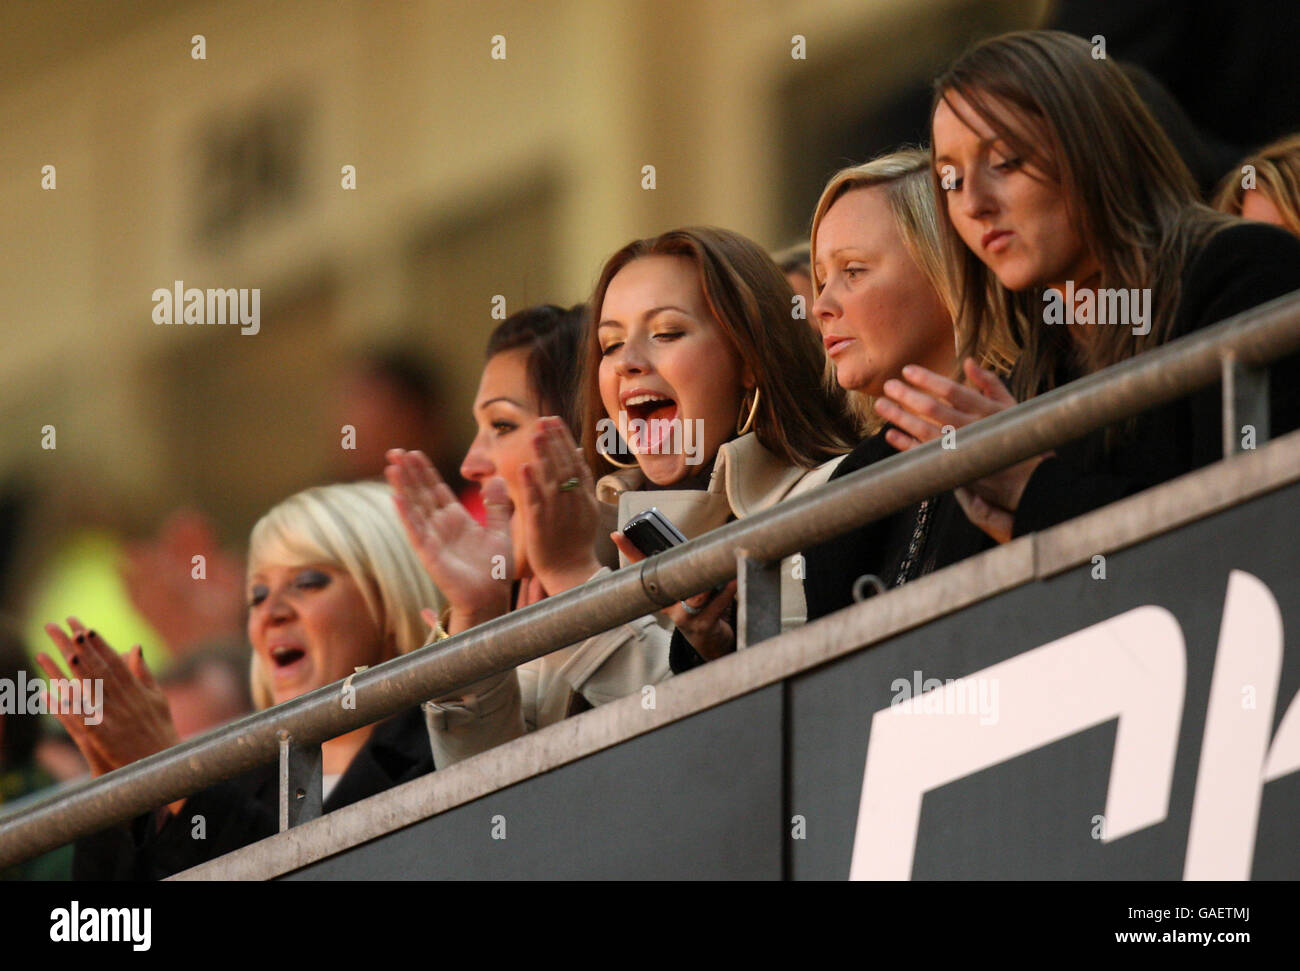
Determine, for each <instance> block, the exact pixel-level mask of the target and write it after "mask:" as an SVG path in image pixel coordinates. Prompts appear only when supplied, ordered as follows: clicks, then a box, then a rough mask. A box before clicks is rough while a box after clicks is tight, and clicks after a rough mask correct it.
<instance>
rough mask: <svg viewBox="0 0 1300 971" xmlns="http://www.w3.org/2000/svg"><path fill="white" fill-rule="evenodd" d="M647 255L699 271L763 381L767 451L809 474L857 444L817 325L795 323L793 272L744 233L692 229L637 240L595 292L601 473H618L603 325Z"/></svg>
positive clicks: (614, 260)
mask: <svg viewBox="0 0 1300 971" xmlns="http://www.w3.org/2000/svg"><path fill="white" fill-rule="evenodd" d="M646 256H684V257H686V258H687V259H688V260H690V261H691V263H692V264H694V266H695V268H696V271H697V273H698V275H699V281H700V289H701V290H702V291H703V293H704V302H705V304H706V305H707V306H708V308H709V312H710V313H711V314H712V315H713V317H714V319H715V320H716V321H717V322H718V325H719V326H720V327H721V328H722V331H723V333H724V334H725V335H726V336H727V339H728V340H729V341H730V342H731V344H732V346H734V347H735V348H736V351H737V353H738V354H739V355H740V359H741V361H742V362H743V363H744V364H745V365H747V366H748V367H749V369H750V370H751V371H752V372H753V374H754V378H755V380H756V381H757V385H756V387H757V388H758V390H759V392H760V393H759V398H758V408H757V413H756V415H755V417H754V426H753V427H754V431H755V432H756V434H757V435H758V440H759V442H760V443H761V444H762V446H763V447H764V448H766V449H767V450H768V451H769V452H771V453H772V454H773V455H776V456H778V457H779V458H781V459H782V460H784V461H785V462H787V463H789V464H790V465H797V466H800V467H802V468H809V469H810V468H813V467H815V466H817V465H820V464H821V463H822V462H825V461H827V460H828V459H831V458H834V457H835V456H836V455H841V454H843V453H844V452H847V451H848V450H849V449H850V448H851V447H852V446H853V444H854V443H855V442H856V441H857V432H856V428H855V425H854V422H853V420H852V418H851V417H850V416H849V413H848V407H847V401H846V398H845V394H844V391H843V390H842V389H840V388H839V387H835V388H830V387H827V386H826V385H825V384H823V382H822V367H823V358H824V352H823V350H822V347H821V345H820V344H819V343H818V341H817V338H816V337H815V336H814V335H813V332H812V328H810V327H809V326H808V322H807V321H805V320H797V319H795V317H794V316H793V314H792V309H793V306H794V303H793V301H794V290H792V289H791V287H790V283H789V281H788V280H786V278H785V276H784V274H782V273H781V271H780V269H779V268H778V267H777V265H776V264H775V263H773V262H772V258H771V257H770V256H768V255H767V253H766V252H764V250H763V249H762V248H761V247H760V246H758V244H756V243H754V242H752V241H751V240H749V239H746V238H745V237H744V236H741V235H740V234H739V233H733V232H731V231H730V230H726V229H718V228H715V227H711V226H693V227H687V228H685V229H675V230H672V231H671V232H667V233H664V234H663V235H661V236H655V237H653V238H650V239H638V240H634V241H633V242H631V243H628V244H627V245H626V246H624V247H623V248H622V249H620V250H619V251H618V252H617V253H615V254H614V255H613V256H611V257H610V258H609V259H608V260H606V261H605V266H604V267H603V268H602V269H601V271H600V277H599V278H598V280H597V282H596V288H595V290H593V291H592V295H591V301H590V304H589V307H590V311H589V313H588V315H587V332H586V335H585V336H584V338H583V342H584V344H585V351H584V353H583V371H582V384H581V387H582V392H581V393H582V396H583V429H582V444H583V449H584V451H585V452H586V455H587V461H588V462H590V463H591V467H592V468H593V469H596V470H598V474H600V473H603V472H607V471H610V470H612V469H613V468H614V466H613V465H612V464H611V463H609V462H608V461H606V460H605V458H604V456H603V455H601V453H600V452H598V451H597V450H596V440H597V423H598V422H599V421H600V419H602V418H604V417H605V407H604V404H603V403H602V402H601V399H600V373H599V372H600V359H601V355H600V341H599V339H598V337H597V330H596V328H597V327H598V326H599V324H600V314H601V307H602V306H603V304H604V302H605V292H606V290H608V289H609V284H610V281H611V280H613V279H614V277H615V275H616V274H617V273H618V272H619V270H621V269H623V267H625V266H627V265H628V264H629V263H631V262H632V261H633V260H638V259H641V258H642V257H646Z"/></svg>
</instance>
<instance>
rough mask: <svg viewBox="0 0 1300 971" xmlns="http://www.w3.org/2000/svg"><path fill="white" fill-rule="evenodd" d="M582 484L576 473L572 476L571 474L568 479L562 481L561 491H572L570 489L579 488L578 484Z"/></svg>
mask: <svg viewBox="0 0 1300 971" xmlns="http://www.w3.org/2000/svg"><path fill="white" fill-rule="evenodd" d="M581 484H582V483H581V482H579V481H578V477H577V476H576V475H571V476H569V477H568V478H567V479H565V480H564V481H563V482H561V483H560V491H561V492H570V491H572V490H574V489H576V488H578V486H580V485H581Z"/></svg>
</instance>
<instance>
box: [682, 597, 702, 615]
mask: <svg viewBox="0 0 1300 971" xmlns="http://www.w3.org/2000/svg"><path fill="white" fill-rule="evenodd" d="M677 602H678V603H679V604H681V605H682V610H684V611H686V612H687V613H688V614H690V615H691V616H692V617H698V616H699V615H700V614H702V613H703V612H704V608H703V607H692V606H691V605H690V604H688V603H687V602H686V601H685V600H679V601H677Z"/></svg>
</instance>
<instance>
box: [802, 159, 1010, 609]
mask: <svg viewBox="0 0 1300 971" xmlns="http://www.w3.org/2000/svg"><path fill="white" fill-rule="evenodd" d="M811 253H812V267H813V288H814V292H815V293H816V299H815V300H814V302H813V317H814V319H815V321H816V323H817V324H818V326H819V328H820V330H821V335H822V340H823V343H824V344H825V346H826V350H827V355H828V357H829V359H830V361H831V363H832V365H833V367H834V371H835V377H836V379H837V380H838V381H839V383H840V385H841V386H842V387H844V389H845V390H846V391H848V392H849V393H850V397H851V398H853V399H855V400H856V401H857V402H858V410H859V413H861V414H863V415H865V416H868V417H867V421H866V424H867V431H868V432H869V433H870V435H869V437H868V438H867V439H866V440H865V441H864V442H862V443H861V444H860V445H859V446H858V447H857V448H855V449H854V450H853V451H852V452H851V453H850V454H849V455H848V456H847V457H846V458H845V459H844V461H843V462H841V463H840V465H839V466H838V468H836V470H835V472H834V474H833V475H832V476H831V478H833V479H834V478H839V477H841V476H843V475H847V474H849V473H850V472H854V471H856V470H858V469H861V468H865V467H866V466H868V465H871V464H872V463H874V462H877V461H879V460H880V459H883V458H887V457H888V456H890V455H894V454H896V450H895V448H894V447H893V446H892V445H891V444H890V443H889V441H888V439H887V433H888V431H889V430H890V429H889V428H887V427H886V424H885V422H884V421H883V420H882V419H881V418H880V417H879V416H878V415H876V413H875V412H874V410H873V409H872V407H871V402H872V401H874V400H876V399H877V398H879V397H880V396H882V395H884V394H885V392H886V389H887V388H890V387H893V386H894V385H895V384H897V383H898V382H899V380H900V379H901V377H902V375H903V369H904V368H905V367H907V366H909V365H910V366H919V367H925V368H928V369H929V370H931V371H934V372H935V373H938V374H944V375H949V376H956V374H957V372H958V368H957V332H956V329H955V327H954V325H953V311H954V306H955V299H954V295H953V287H952V285H951V282H950V280H949V276H948V271H947V268H946V265H945V263H944V251H943V244H942V239H941V237H940V234H939V221H938V215H937V213H936V211H935V206H934V197H933V195H932V193H931V190H930V155H929V153H928V152H925V151H922V150H919V149H906V150H902V151H897V152H892V153H890V154H887V155H882V156H880V157H879V158H875V159H873V160H871V161H870V162H867V163H866V164H863V165H855V166H852V167H850V168H846V169H842V170H841V171H839V172H837V173H836V174H835V175H834V176H832V177H831V179H830V181H829V182H828V183H827V184H826V188H825V189H824V190H823V191H822V195H821V199H820V200H819V201H818V203H817V208H816V210H815V211H814V214H813V221H812V243H811ZM980 354H981V357H982V359H984V360H985V361H987V362H989V363H991V364H995V365H996V364H1005V362H1006V361H1007V359H1008V358H1009V357H1010V356H1011V348H1010V345H1009V342H1008V341H1006V340H1001V341H996V340H991V341H989V342H988V346H983V347H981V349H980ZM989 545H991V542H990V541H988V540H987V538H986V537H985V536H984V534H983V533H981V532H980V531H979V530H977V529H975V528H974V527H972V526H971V525H970V524H969V523H968V522H967V521H966V519H965V517H964V516H963V515H962V514H961V509H960V507H959V505H958V502H957V500H956V499H955V498H954V497H953V495H952V494H951V493H945V494H944V495H942V496H935V497H931V498H929V499H926V500H924V501H923V502H921V503H918V504H917V505H915V506H912V507H910V508H908V509H904V510H902V511H900V512H898V513H895V514H894V515H892V516H888V517H886V518H885V519H882V520H878V521H876V522H874V523H868V524H867V525H866V526H863V527H861V528H860V529H856V530H853V531H851V532H849V533H846V534H844V535H842V536H838V537H836V538H835V539H833V540H831V541H829V542H827V543H824V544H822V545H820V546H817V547H813V548H811V549H809V550H808V551H807V552H806V554H805V559H806V565H807V575H806V580H805V583H804V589H805V593H806V596H807V601H808V616H809V618H813V617H820V616H822V615H823V614H827V613H830V612H832V611H834V610H838V609H839V608H841V607H845V606H848V605H849V604H851V603H853V601H854V600H855V599H857V598H860V597H861V596H863V595H864V594H865V593H866V592H867V589H868V587H866V586H864V584H866V583H867V581H866V580H864V579H860V578H875V580H876V581H878V582H879V583H880V584H881V585H883V586H885V587H893V586H897V585H899V584H902V583H904V582H906V581H908V580H911V579H914V578H916V577H918V576H921V575H923V574H925V573H929V572H930V571H932V570H935V569H938V568H940V567H943V566H947V565H948V564H950V563H953V562H956V561H957V560H959V559H962V558H963V557H965V556H968V555H970V554H971V553H975V552H978V551H979V550H981V549H983V548H985V547H987V546H989ZM870 589H875V587H874V584H873V585H872V586H871V587H870Z"/></svg>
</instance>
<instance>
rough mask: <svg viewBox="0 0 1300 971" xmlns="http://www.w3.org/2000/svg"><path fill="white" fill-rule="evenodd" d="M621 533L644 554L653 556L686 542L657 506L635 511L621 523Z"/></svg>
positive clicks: (679, 531)
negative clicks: (635, 512) (638, 511)
mask: <svg viewBox="0 0 1300 971" xmlns="http://www.w3.org/2000/svg"><path fill="white" fill-rule="evenodd" d="M623 535H624V536H626V537H627V538H628V539H629V540H631V541H632V545H633V546H635V547H636V548H637V549H639V550H640V551H641V552H642V553H644V554H645V555H646V556H654V555H655V554H656V553H662V552H663V551H664V550H670V549H672V548H673V547H674V546H680V545H681V544H682V543H685V542H686V537H685V536H683V535H682V531H681V530H680V529H678V528H677V527H676V526H674V525H673V522H672V520H671V519H669V518H668V517H667V516H665V515H664V514H663V513H661V512H660V511H659V510H658V509H657V508H655V507H653V506H652V507H650V508H649V509H647V510H646V511H645V512H641V513H637V514H636V515H635V516H633V517H632V518H631V519H629V520H628V521H627V522H626V523H625V524H624V525H623Z"/></svg>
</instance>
